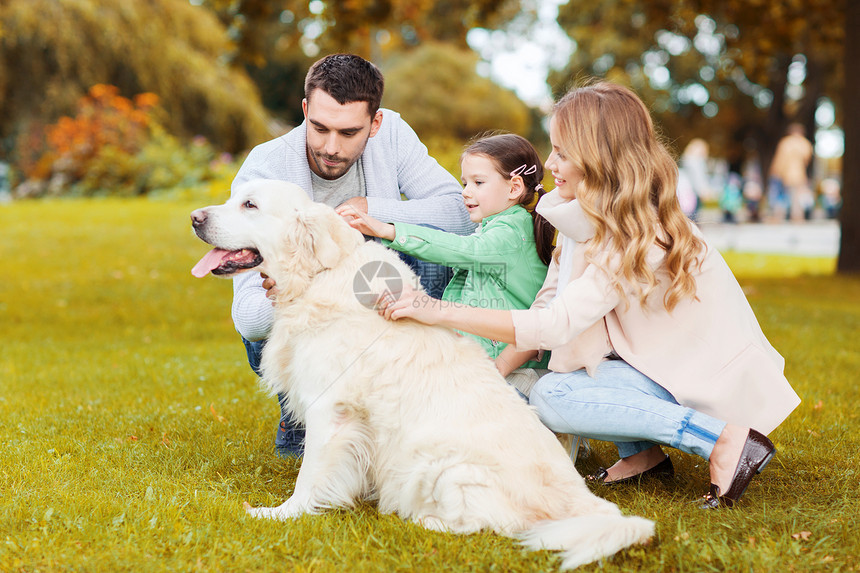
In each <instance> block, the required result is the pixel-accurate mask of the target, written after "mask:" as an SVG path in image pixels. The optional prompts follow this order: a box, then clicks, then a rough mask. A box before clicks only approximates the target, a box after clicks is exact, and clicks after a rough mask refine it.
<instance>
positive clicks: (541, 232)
mask: <svg viewBox="0 0 860 573" xmlns="http://www.w3.org/2000/svg"><path fill="white" fill-rule="evenodd" d="M472 154H479V155H484V156H486V157H488V158H489V159H490V160H491V161H492V162H493V165H494V166H495V167H496V171H498V172H499V174H500V175H501V176H502V177H504V178H505V179H506V180H510V179H513V177H514V175H512V173H513V174H516V175H519V176H520V177H522V178H523V184H524V187H525V191H523V194H522V195H520V197H519V200H518V201H517V203H519V204H520V205H522V206H523V207H525V208H526V209H527V210H528V211H529V213H531V215H532V221H533V224H534V235H535V247H536V248H537V253H538V257H540V260H541V261H543V263H544V264H545V265H549V263H550V260H551V259H552V249H553V246H552V241H553V239H554V238H555V228H554V227H553V226H552V225H551V224H550V223H549V221H547V220H546V219H544V218H543V217H542V216H540V215H538V214H537V213H536V212H535V210H534V208H535V205H537V202H538V200H539V199H540V198H541V197H542V196H543V194H544V193H546V191H544V188H543V185H542V184H541V181H543V163H542V162H541V159H540V156H539V155H538V152H537V150H536V149H535V148H534V146H533V145H532V144H531V143H530V142H529V140H527V139H526V138H524V137H520V136H519V135H515V134H513V133H495V134H485V135H482V136H480V137H479V138H478V139H476V140H474V141H473V142H472V143H470V144H469V146H468V147H466V149H465V150H463V155H462V156H461V159H462V157H465V156H466V155H472Z"/></svg>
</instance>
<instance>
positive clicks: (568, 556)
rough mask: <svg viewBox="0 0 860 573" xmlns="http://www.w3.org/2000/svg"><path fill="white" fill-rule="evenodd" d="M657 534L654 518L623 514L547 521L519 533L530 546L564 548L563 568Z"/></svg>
mask: <svg viewBox="0 0 860 573" xmlns="http://www.w3.org/2000/svg"><path fill="white" fill-rule="evenodd" d="M652 535H654V522H653V521H650V520H648V519H645V518H642V517H635V516H623V515H583V516H580V517H569V518H566V519H560V520H557V521H543V522H540V523H538V524H537V525H535V526H534V527H532V528H531V529H529V530H527V531H525V532H523V533H522V534H520V535H519V536H518V538H519V539H520V541H521V542H522V544H523V545H525V546H526V547H528V548H529V549H532V550H535V551H539V550H541V549H553V550H556V551H562V552H563V554H562V557H563V558H564V561H563V562H562V564H561V568H562V569H575V568H576V567H579V566H580V565H585V564H586V563H591V562H592V561H597V560H598V559H602V558H603V557H608V556H610V555H613V554H615V553H617V552H618V551H621V550H622V549H624V548H626V547H629V546H631V545H635V544H637V543H645V542H646V541H648V540H649V539H651V536H652Z"/></svg>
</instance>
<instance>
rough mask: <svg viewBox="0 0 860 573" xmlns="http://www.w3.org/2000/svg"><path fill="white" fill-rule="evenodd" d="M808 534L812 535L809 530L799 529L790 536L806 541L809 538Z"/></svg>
mask: <svg viewBox="0 0 860 573" xmlns="http://www.w3.org/2000/svg"><path fill="white" fill-rule="evenodd" d="M810 535H812V532H811V531H801V532H800V533H794V534H792V536H791V538H792V539H802V540H803V541H806V540H807V539H809V536H810Z"/></svg>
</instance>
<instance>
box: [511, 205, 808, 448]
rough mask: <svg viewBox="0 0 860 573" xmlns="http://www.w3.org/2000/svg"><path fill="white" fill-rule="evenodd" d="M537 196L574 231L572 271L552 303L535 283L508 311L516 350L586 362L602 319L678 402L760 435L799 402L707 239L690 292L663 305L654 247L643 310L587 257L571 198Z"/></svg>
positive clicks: (627, 354)
mask: <svg viewBox="0 0 860 573" xmlns="http://www.w3.org/2000/svg"><path fill="white" fill-rule="evenodd" d="M541 203H542V204H541V205H540V206H539V211H540V213H541V214H542V215H544V217H546V218H547V220H548V221H549V222H550V223H552V224H553V225H554V226H555V227H556V228H557V229H558V230H559V232H560V233H562V234H563V235H565V236H566V237H569V238H573V239H574V240H573V241H569V242H568V243H567V244H571V245H572V244H574V243H575V245H576V249H575V253H574V255H573V256H574V265H573V266H574V272H572V273H571V276H570V282H568V283H567V284H566V286H564V288H563V290H562V291H561V294H560V295H559V296H558V297H557V298H556V299H555V300H554V301H552V302H549V303H548V304H547V299H548V298H549V297H548V296H547V293H546V292H545V291H543V290H542V291H541V293H538V301H539V302H538V304H537V305H535V306H533V307H532V308H531V309H529V310H514V311H512V315H513V322H514V328H515V332H516V346H517V348H518V349H520V350H526V349H535V348H541V349H547V350H552V351H553V359H552V360H551V362H550V368H551V369H553V370H555V371H561V372H565V371H572V370H575V369H577V368H581V367H583V366H587V365H593V364H596V363H597V362H599V361H600V360H601V359H602V356H603V354H605V349H606V347H605V345H602V344H601V342H600V340H601V338H602V337H603V327H602V323H604V324H605V329H606V330H605V333H606V335H608V339H609V342H610V343H611V346H612V348H613V349H614V350H615V352H616V353H617V354H618V355H619V356H620V357H621V358H622V359H624V360H625V361H626V362H627V363H628V364H630V365H631V366H633V367H634V368H636V369H637V370H639V371H640V372H642V373H643V374H645V375H646V376H648V377H649V378H651V379H652V380H654V381H655V382H657V383H658V384H660V385H661V386H663V387H664V388H666V389H667V390H668V391H669V392H671V393H672V395H673V396H674V397H675V399H676V400H677V401H678V403H680V404H682V405H684V406H688V407H690V408H693V409H695V410H698V411H700V412H702V413H705V414H708V415H710V416H713V417H715V418H717V419H720V420H723V421H726V422H730V423H733V424H737V425H740V426H744V427H752V428H755V429H757V430H758V431H760V432H763V433H765V434H768V433H770V432H771V431H772V430H773V429H774V428H776V427H777V426H778V425H779V424H780V423H781V422H782V421H783V420H785V418H786V417H788V415H789V414H790V413H791V412H792V410H794V409H795V408H796V407H797V405H798V404H799V403H800V398H799V397H798V396H797V394H796V393H795V392H794V390H793V389H792V388H791V386H790V385H789V383H788V380H786V378H785V376H784V375H783V367H784V365H785V360H784V359H783V358H782V356H780V355H779V353H778V352H777V351H776V350H775V349H774V348H773V346H771V345H770V343H769V342H768V341H767V339H766V338H765V336H764V333H763V332H762V330H761V327H760V326H759V324H758V321H757V320H756V318H755V315H754V314H753V311H752V309H751V308H750V305H749V303H748V302H747V299H746V297H745V296H744V293H743V291H742V290H741V287H740V285H739V284H738V282H737V280H736V279H735V277H734V275H733V274H732V272H731V270H729V267H728V265H726V263H725V261H724V260H723V258H722V256H720V254H719V253H718V252H717V251H716V250H715V249H713V248H711V247H710V246H708V247H707V251H706V253H705V258H704V261H703V264H702V266H701V269H699V270H696V271H694V272H695V277H696V285H697V291H696V299H689V298H686V299H684V300H682V301H681V302H680V303H678V305H677V306H676V307H675V308H674V309H673V310H672V312H671V313H670V312H668V311H667V310H666V309H665V307H664V306H663V304H662V301H663V294H664V293H665V290H666V285H667V284H668V274H667V273H666V271H665V270H664V269H663V268H662V264H663V252H662V251H661V250H660V249H659V248H658V247H654V248H653V250H652V252H651V254H650V256H649V263H650V264H651V265H652V267H653V268H654V270H655V272H656V274H657V277H658V280H659V285H658V287H657V289H656V290H655V291H654V292H652V293H651V295H650V296H649V298H648V302H647V305H646V307H645V308H643V307H642V306H641V305H640V304H639V302H638V298H636V296H635V295H633V294H632V290H628V291H627V293H626V296H625V297H620V296H619V294H618V293H617V291H616V290H615V289H614V288H613V287H611V286H610V281H609V277H608V276H607V275H606V274H605V273H604V272H603V271H601V270H600V269H599V268H598V267H597V266H595V265H593V264H587V263H586V262H585V260H584V251H585V248H586V247H587V246H588V241H589V240H590V239H591V237H592V236H593V229H591V226H590V224H588V222H587V220H586V219H585V217H584V214H583V213H582V210H581V208H580V207H579V205H578V204H577V202H576V201H572V202H565V201H564V200H562V199H560V198H559V197H558V196H557V193H555V192H553V193H550V194H547V195H546V196H545V197H544V198H542V199H541ZM693 229H694V231H695V232H696V233H697V234H699V236H700V237H701V233H700V232H699V231H698V229H697V228H696V227H695V226H693ZM562 256H564V249H562ZM598 258H599V253H598ZM577 271H578V272H577ZM553 280H555V281H557V280H558V274H557V272H552V270H551V272H550V273H549V274H548V275H547V283H545V287H546V288H547V289H554V286H555V285H552V284H551V282H552V281H553ZM542 293H543V295H544V296H543V297H542ZM627 301H629V304H627ZM544 305H545V306H544ZM541 306H542V308H541ZM583 333H585V334H583ZM580 343H581V344H580ZM586 348H587V349H588V350H584V349H586ZM556 353H558V356H556ZM560 366H561V368H560Z"/></svg>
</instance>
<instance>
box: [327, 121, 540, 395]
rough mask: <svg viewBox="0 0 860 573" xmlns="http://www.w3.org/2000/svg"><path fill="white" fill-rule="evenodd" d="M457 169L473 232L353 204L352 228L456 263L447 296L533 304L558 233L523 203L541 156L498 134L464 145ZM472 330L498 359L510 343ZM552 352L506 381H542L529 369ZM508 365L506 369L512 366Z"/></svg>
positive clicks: (533, 188)
mask: <svg viewBox="0 0 860 573" xmlns="http://www.w3.org/2000/svg"><path fill="white" fill-rule="evenodd" d="M460 170H461V173H462V183H463V201H464V202H465V204H466V208H467V209H468V211H469V217H470V218H471V219H472V221H474V222H475V223H480V227H479V228H478V230H477V231H476V232H475V233H474V234H473V235H469V236H462V235H455V234H453V233H446V232H444V231H439V230H435V229H429V228H427V227H421V226H418V225H410V224H407V223H394V224H390V223H382V222H380V221H378V220H376V219H374V218H373V217H369V216H367V215H364V214H360V213H358V211H356V210H354V209H351V208H349V207H341V208H339V209H338V212H339V213H340V214H341V215H342V216H344V218H345V219H346V220H347V221H348V222H349V223H350V225H351V226H352V227H354V228H356V229H358V230H359V231H361V232H362V233H364V234H365V235H370V236H376V237H380V238H382V239H383V243H384V244H385V245H386V246H388V247H391V248H392V249H395V250H398V251H402V252H404V253H407V254H410V255H413V256H415V257H417V258H419V259H422V260H425V261H428V262H432V263H438V264H442V265H446V266H449V267H452V268H453V269H454V271H455V272H454V276H453V277H452V279H451V281H450V282H449V283H448V286H447V287H446V288H445V291H444V293H443V295H442V300H445V301H449V302H454V303H462V304H466V305H469V306H475V307H479V308H494V309H514V308H517V309H525V308H529V306H530V305H531V304H532V302H533V301H534V299H535V294H536V293H537V292H538V289H540V287H541V285H542V284H543V282H544V278H545V277H546V271H547V263H548V262H549V260H550V257H551V254H552V248H553V247H552V240H553V237H554V234H555V230H554V229H553V227H552V225H550V224H549V223H547V222H546V220H544V219H543V217H541V216H539V215H537V214H535V213H530V212H529V211H528V209H527V207H526V206H527V205H533V204H534V200H535V195H537V196H538V197H540V196H541V195H543V193H544V191H543V186H542V185H541V180H542V179H543V173H544V171H543V165H542V164H541V160H540V156H538V154H537V151H536V150H535V148H534V147H533V146H532V144H531V143H529V142H528V140H526V139H524V138H522V137H520V136H518V135H513V134H502V135H493V136H489V137H484V138H482V139H478V140H477V141H475V142H474V143H472V144H471V145H470V146H469V147H468V148H466V150H465V151H464V152H463V154H462V155H461V157H460ZM469 336H473V337H474V338H475V339H477V340H478V342H479V343H480V344H481V345H482V346H483V347H484V350H486V351H487V354H489V355H490V357H491V358H493V359H494V360H495V359H497V358H498V356H499V354H500V352H501V351H502V349H503V348H504V347H505V343H503V342H499V341H498V340H494V339H492V338H484V337H480V336H474V335H469ZM547 358H548V356H547ZM547 358H544V359H542V360H540V361H531V362H528V363H527V364H525V369H523V370H520V371H518V372H516V373H515V374H514V375H513V376H510V377H509V382H511V383H512V384H513V385H514V386H515V387H516V388H517V389H518V390H520V391H521V392H522V393H523V394H525V395H528V392H529V390H530V389H531V386H532V385H533V384H534V382H535V381H537V375H536V374H535V373H534V371H533V370H532V369H534V368H543V369H545V368H546V363H547ZM507 370H508V372H506V374H509V373H510V371H511V370H512V368H508V369H507Z"/></svg>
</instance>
